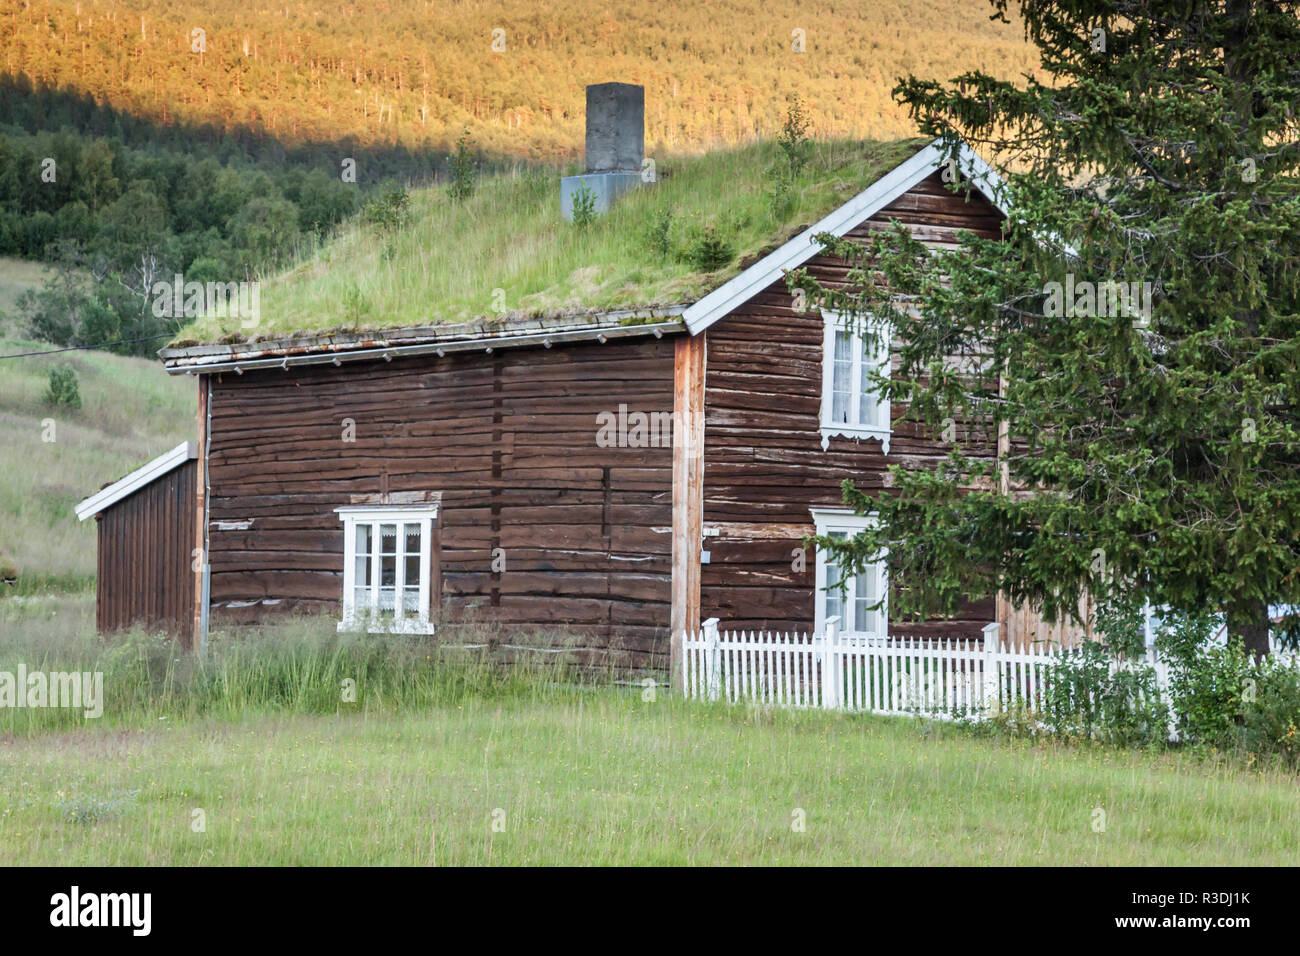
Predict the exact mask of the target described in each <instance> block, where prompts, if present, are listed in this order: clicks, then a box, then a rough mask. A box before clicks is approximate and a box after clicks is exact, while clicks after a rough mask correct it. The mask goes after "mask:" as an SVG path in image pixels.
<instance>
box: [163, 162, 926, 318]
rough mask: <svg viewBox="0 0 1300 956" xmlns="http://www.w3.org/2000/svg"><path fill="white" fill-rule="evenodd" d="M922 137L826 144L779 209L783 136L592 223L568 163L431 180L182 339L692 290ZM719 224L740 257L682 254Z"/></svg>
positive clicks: (662, 297) (516, 311) (517, 311)
mask: <svg viewBox="0 0 1300 956" xmlns="http://www.w3.org/2000/svg"><path fill="white" fill-rule="evenodd" d="M919 145H921V141H919V140H905V141H900V142H893V143H872V142H853V141H835V142H823V143H817V144H815V146H814V148H813V151H812V159H811V161H810V162H809V164H808V167H807V169H806V170H805V172H804V173H803V175H802V177H801V178H800V180H799V182H798V189H797V199H796V202H795V205H794V208H793V210H792V211H791V212H790V213H789V214H788V215H786V216H784V217H782V218H781V219H779V220H778V219H776V218H775V217H774V216H773V214H772V211H771V208H770V206H771V204H770V202H769V199H768V184H767V177H766V175H765V174H766V171H767V170H768V168H769V167H770V166H771V165H772V164H773V163H774V162H775V161H776V160H777V154H778V150H777V148H776V146H775V145H774V144H772V143H759V144H754V145H751V146H746V147H742V148H740V149H734V150H725V151H718V152H713V153H709V154H707V155H705V156H700V157H693V158H683V159H676V160H671V161H664V162H661V163H660V164H659V167H658V172H659V175H660V177H661V179H660V181H659V182H658V183H657V184H655V185H654V186H650V187H643V188H641V189H638V190H636V191H634V192H632V193H630V194H628V195H627V196H625V197H624V198H622V199H620V201H619V202H618V203H616V204H615V206H614V208H613V209H612V210H611V211H610V213H609V214H608V215H607V216H602V217H600V218H599V219H598V220H597V221H596V223H595V224H594V225H592V226H591V227H590V228H588V229H586V230H580V229H577V228H575V227H574V226H573V225H572V224H571V223H567V222H565V221H564V220H563V219H562V218H561V216H560V171H559V170H542V171H530V172H518V173H515V174H512V175H503V176H497V177H492V178H489V179H486V180H484V181H483V182H482V183H481V184H480V186H479V189H478V191H477V193H476V194H475V195H474V196H473V197H471V198H470V199H469V200H468V201H466V202H465V203H463V204H457V203H453V202H451V201H450V200H449V199H448V197H447V193H446V189H445V188H435V189H428V190H421V191H418V192H416V193H415V194H414V195H413V204H412V205H413V210H412V217H411V223H410V225H408V226H407V227H406V228H404V229H402V230H401V231H400V232H399V233H398V234H397V235H396V236H395V237H393V238H392V239H391V240H390V239H387V238H385V237H384V236H383V235H381V234H380V233H378V232H377V231H376V230H375V229H373V228H367V227H363V226H359V225H357V224H355V223H354V224H353V225H351V226H350V227H349V228H348V229H347V230H345V231H344V232H343V234H342V235H341V236H340V237H339V238H338V239H337V240H335V241H333V242H331V243H328V244H327V245H325V246H324V247H323V248H321V249H320V250H319V251H317V252H316V254H315V255H313V256H311V257H310V258H308V259H307V260H306V261H304V262H302V263H301V264H299V265H298V266H297V267H295V268H293V269H291V270H290V271H289V272H287V273H286V274H284V275H281V276H278V277H276V278H273V279H271V280H268V281H266V282H264V283H263V287H262V290H261V303H260V306H261V316H260V322H259V324H258V325H257V326H256V327H255V328H253V329H251V330H248V329H241V328H240V320H239V319H233V320H231V319H227V320H220V319H204V320H199V321H197V322H195V323H194V324H193V325H192V326H190V327H189V328H187V329H185V330H182V332H181V333H180V335H179V336H178V338H177V342H178V343H192V342H194V341H216V340H225V339H227V338H273V337H276V336H283V335H284V334H285V333H288V332H293V331H301V330H312V331H327V330H335V329H346V330H353V329H366V328H385V327H390V328H391V327H397V326H412V325H429V324H436V323H440V322H463V321H468V320H470V319H474V318H483V317H493V316H496V315H498V314H501V313H500V312H499V311H498V307H499V306H500V307H502V308H504V314H506V315H532V314H545V313H554V312H558V311H566V310H581V309H595V310H606V309H616V308H626V307H634V306H649V305H676V304H679V303H683V302H691V301H693V300H695V299H697V298H699V296H700V295H701V294H702V293H704V292H705V291H708V290H709V289H712V288H715V287H716V286H718V285H720V284H721V283H722V282H723V281H725V280H726V279H728V278H730V277H731V276H733V275H735V274H736V273H737V272H739V271H740V269H741V268H742V267H743V266H745V265H748V264H749V263H750V262H751V261H752V257H754V256H757V255H759V254H760V253H763V252H765V251H768V250H770V249H771V248H773V247H774V246H775V245H776V244H778V243H779V242H780V241H783V240H784V239H787V238H789V237H790V236H792V235H794V234H795V233H796V232H798V231H799V230H800V229H802V228H804V227H806V226H807V225H809V224H811V223H813V222H815V221H816V220H817V219H819V218H821V217H822V216H824V215H826V214H827V213H829V212H830V211H831V210H833V209H835V208H836V207H837V206H839V205H840V204H841V203H843V202H845V201H846V200H848V199H850V198H851V197H852V196H854V195H856V194H857V193H858V192H860V191H862V190H863V189H865V188H866V187H867V186H868V185H870V184H871V183H872V182H873V181H875V180H876V179H878V178H879V177H880V176H881V175H882V174H884V173H885V172H888V171H889V170H890V169H892V168H893V167H894V166H896V165H897V164H898V163H900V162H902V161H903V160H904V159H905V158H906V157H907V156H909V155H910V154H911V153H912V152H914V151H915V150H916V149H917V148H918V146H919ZM663 211H668V212H671V213H672V216H673V226H672V230H671V233H670V237H671V241H672V244H673V246H674V253H670V254H669V255H668V256H666V257H665V256H661V255H659V254H658V253H656V252H655V251H654V249H653V247H652V246H651V244H650V242H649V240H648V238H647V236H648V234H649V232H650V229H651V227H652V225H653V224H654V222H655V219H656V217H657V216H658V215H660V214H661V212H663ZM710 225H712V226H713V227H714V228H715V230H716V233H717V235H719V236H720V237H723V238H725V239H726V240H727V241H728V242H730V243H731V244H732V246H733V247H734V249H735V252H736V257H735V259H733V261H732V263H731V264H730V265H729V266H728V267H726V268H724V269H722V270H719V271H718V272H713V273H701V272H699V271H697V270H696V269H695V267H693V266H691V265H690V264H688V263H687V262H685V261H683V259H682V257H681V256H680V255H678V254H677V253H680V252H681V250H682V249H684V248H685V247H686V245H687V244H688V243H689V242H690V240H691V238H692V236H693V235H696V234H697V233H698V232H699V230H701V229H703V228H705V227H707V226H710ZM497 289H500V290H502V295H501V296H498V295H497V294H496V293H495V290H497Z"/></svg>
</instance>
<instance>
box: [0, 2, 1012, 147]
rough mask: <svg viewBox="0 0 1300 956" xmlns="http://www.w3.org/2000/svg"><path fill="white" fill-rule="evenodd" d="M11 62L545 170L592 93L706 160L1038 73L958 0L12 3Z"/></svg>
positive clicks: (22, 68) (152, 104)
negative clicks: (761, 139) (978, 78)
mask: <svg viewBox="0 0 1300 956" xmlns="http://www.w3.org/2000/svg"><path fill="white" fill-rule="evenodd" d="M702 24H704V26H702ZM0 55H2V56H3V61H2V62H0V70H3V71H4V72H6V73H9V74H12V75H17V74H23V75H25V76H27V77H28V78H30V80H31V81H32V82H33V84H35V85H36V86H37V87H46V88H56V89H62V90H76V91H80V92H86V93H90V94H92V95H94V96H95V97H97V98H99V99H100V100H101V101H107V102H108V103H110V104H111V105H113V106H115V107H117V108H119V109H122V110H126V111H128V112H130V113H133V114H135V115H137V116H139V117H144V118H147V119H149V120H150V121H152V122H154V123H155V124H159V125H167V124H170V123H173V122H176V121H182V122H185V123H193V124H204V123H210V124H215V125H217V126H219V127H223V128H234V127H239V126H243V127H248V128H249V129H256V130H264V131H266V132H268V133H270V134H272V135H273V136H275V137H277V138H278V139H279V140H281V141H283V142H286V143H300V142H308V141H335V140H339V139H342V138H344V137H348V136H352V137H356V138H357V140H358V141H359V142H361V143H403V144H405V145H406V146H407V147H408V148H411V149H413V150H426V151H427V150H439V149H441V150H445V149H446V148H447V147H449V146H450V144H451V143H453V142H454V141H455V139H456V137H457V136H458V135H459V133H460V132H461V130H462V129H463V128H464V127H466V126H468V127H469V129H470V132H471V134H472V135H473V137H474V139H475V141H476V142H477V143H478V144H479V145H480V147H481V148H483V149H484V150H486V151H488V152H492V153H498V154H507V155H511V156H517V157H523V158H534V159H543V158H545V159H557V158H558V159H567V158H573V157H576V156H578V155H580V153H581V148H582V138H583V103H584V99H583V97H584V89H585V86H586V85H587V84H588V83H596V82H605V81H609V80H620V81H623V82H631V83H640V84H642V85H644V86H645V88H646V144H647V149H648V150H651V151H656V150H657V151H664V150H666V151H670V152H691V151H695V150H698V149H703V148H707V147H709V146H712V145H715V144H721V143H736V142H743V141H748V140H751V139H753V138H755V137H757V136H765V135H771V134H772V132H773V131H774V130H775V128H776V127H777V126H778V125H779V123H780V117H781V115H782V114H783V112H784V110H785V105H786V101H787V99H788V97H789V96H790V94H792V93H794V92H796V91H797V92H799V93H801V94H802V95H803V97H804V98H805V100H806V101H807V103H808V106H809V112H810V114H811V115H812V116H813V117H814V120H815V125H814V127H813V130H812V132H813V133H814V134H815V135H855V136H861V137H869V138H875V139H883V138H894V137H899V136H904V135H911V134H912V133H914V132H915V130H914V128H913V127H912V125H911V123H910V122H909V121H908V120H907V118H906V116H905V114H904V113H903V111H902V110H901V109H900V108H899V107H898V105H897V104H896V103H894V102H893V100H892V97H891V95H890V90H891V89H892V87H893V85H894V83H895V82H896V80H897V78H898V77H899V76H901V75H906V74H908V73H914V74H916V75H918V76H921V77H933V78H938V79H947V78H950V77H952V76H956V75H958V74H960V73H963V72H965V71H967V70H969V69H973V68H976V67H980V68H982V69H984V70H985V71H987V72H990V73H994V74H998V75H1004V76H1011V75H1016V74H1019V73H1021V72H1023V71H1025V70H1030V69H1033V68H1035V67H1036V65H1037V64H1036V60H1035V59H1034V57H1033V54H1032V48H1031V47H1030V46H1029V44H1028V43H1026V42H1025V40H1024V37H1023V35H1022V33H1021V30H1020V28H1019V26H1015V25H1012V26H1009V25H1007V24H1002V23H994V22H991V21H990V19H989V8H988V7H986V6H984V5H982V4H976V5H974V6H972V5H971V4H968V3H960V2H958V0H872V2H870V3H845V2H843V0H839V2H837V0H815V2H811V3H808V2H796V0H709V2H704V0H695V2H684V3H656V4H646V3H640V2H630V0H601V2H590V0H581V2H571V3H558V2H555V0H450V2H448V0H373V2H365V3H358V2H342V3H339V4H327V5H322V4H317V3H306V2H303V0H278V2H276V0H272V2H270V3H268V4H265V5H263V4H256V5H250V4H248V3H246V2H245V0H192V2H188V3H186V4H183V5H182V4H177V3H174V2H167V0H9V2H6V3H5V4H4V5H3V8H0Z"/></svg>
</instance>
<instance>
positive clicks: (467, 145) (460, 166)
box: [447, 127, 478, 202]
mask: <svg viewBox="0 0 1300 956" xmlns="http://www.w3.org/2000/svg"><path fill="white" fill-rule="evenodd" d="M473 145H474V144H473V141H472V140H471V139H470V138H469V128H468V127H466V128H464V129H462V130H461V134H460V139H458V140H456V152H455V153H454V154H453V155H452V157H451V185H449V186H448V187H447V195H449V196H451V198H452V199H453V200H454V201H455V202H462V201H464V200H466V199H468V198H469V197H470V196H472V195H474V188H475V186H476V185H477V181H478V161H477V160H476V159H475V158H474V154H473V152H472V151H471V150H472V147H473Z"/></svg>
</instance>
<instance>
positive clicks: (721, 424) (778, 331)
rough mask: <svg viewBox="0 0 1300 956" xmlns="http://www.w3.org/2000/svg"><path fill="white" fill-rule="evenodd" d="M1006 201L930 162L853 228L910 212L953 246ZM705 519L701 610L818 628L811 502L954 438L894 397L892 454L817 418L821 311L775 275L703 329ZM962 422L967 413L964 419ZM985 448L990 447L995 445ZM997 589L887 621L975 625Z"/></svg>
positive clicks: (992, 227) (950, 627)
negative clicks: (936, 616)
mask: <svg viewBox="0 0 1300 956" xmlns="http://www.w3.org/2000/svg"><path fill="white" fill-rule="evenodd" d="M1001 218H1002V217H1001V213H999V212H998V210H997V209H996V208H994V207H993V206H992V205H990V204H989V203H988V202H987V201H986V200H984V199H983V198H982V197H979V196H978V195H973V196H972V198H971V199H970V200H969V201H965V200H963V199H962V198H961V197H957V196H954V195H953V194H952V193H950V192H948V190H947V189H946V188H945V187H944V185H943V184H942V182H941V181H940V179H939V175H938V174H937V173H936V174H935V175H934V176H932V177H930V178H929V179H927V180H926V181H924V182H923V183H921V184H919V185H918V186H917V187H916V188H914V189H913V190H911V191H910V192H908V193H907V194H905V195H903V196H901V197H899V199H897V200H896V201H895V202H893V203H892V204H891V205H889V206H887V207H886V208H884V209H882V210H881V211H880V212H878V213H877V214H876V215H874V216H872V217H871V218H870V219H869V220H867V221H866V222H864V223H862V224H860V225H859V226H858V227H857V228H856V229H854V230H852V231H851V232H850V233H849V235H850V237H857V238H864V237H866V236H867V235H869V234H870V233H872V232H875V231H878V230H881V229H885V228H888V227H889V225H888V224H889V221H890V220H891V219H897V220H898V221H900V222H902V223H904V224H905V225H906V226H907V227H908V229H909V231H910V232H911V233H912V235H913V236H915V237H916V238H917V239H919V240H921V241H923V242H926V243H927V244H930V245H933V246H939V247H945V246H953V245H955V244H956V242H957V234H958V231H959V230H962V229H969V230H972V231H974V232H976V233H978V234H980V235H983V236H987V237H989V238H997V237H998V236H999V235H1000V234H1001V233H1000V222H1001ZM806 267H807V268H808V269H809V270H810V271H811V272H812V273H813V274H815V275H816V276H817V277H818V279H819V280H820V281H822V282H823V283H825V284H828V285H829V284H843V282H844V281H845V278H846V268H845V265H844V264H843V263H842V262H838V261H835V260H831V259H827V258H825V257H815V258H814V259H812V260H810V261H809V262H808V264H807V266H806ZM707 335H708V370H707V373H706V388H705V392H706V396H705V401H706V414H705V448H706V455H705V459H706V463H705V469H704V527H705V534H706V535H709V534H710V531H711V530H712V531H717V532H719V533H718V534H716V535H714V536H709V537H706V538H705V548H706V549H707V550H708V551H709V552H710V561H709V563H708V564H706V565H704V567H703V569H702V574H701V577H702V585H701V599H700V600H701V615H702V616H703V617H705V618H708V617H717V618H719V619H720V620H721V622H722V624H723V626H724V627H726V628H730V629H751V628H761V629H773V630H781V631H810V630H811V629H812V627H813V619H814V587H815V582H814V574H815V563H814V560H813V556H812V555H811V554H809V555H808V556H807V559H806V561H805V562H804V568H803V570H797V569H796V566H795V560H794V552H795V550H796V549H798V548H800V547H801V543H802V536H803V535H804V534H812V533H813V531H814V528H813V520H812V515H811V513H810V509H811V508H814V507H816V508H843V507H844V504H843V499H842V496H841V491H840V483H841V482H842V481H843V480H844V479H845V478H852V479H853V480H854V481H855V483H856V484H857V486H858V487H859V488H860V489H864V490H868V491H881V490H884V489H885V488H886V487H887V480H888V477H889V476H888V474H887V473H886V469H887V468H888V467H889V466H890V465H894V464H901V465H904V466H909V465H914V466H916V467H927V468H928V467H933V466H934V465H935V464H936V463H937V462H938V461H939V460H940V459H941V458H943V457H944V456H945V455H946V454H947V446H946V445H945V444H944V443H942V442H939V441H938V440H936V439H935V438H934V437H933V436H930V435H927V434H924V433H923V432H922V431H921V430H920V429H919V427H918V426H917V425H915V424H912V423H910V422H904V421H902V420H901V416H902V414H903V412H904V409H903V408H902V407H900V406H899V405H897V404H895V405H894V407H893V408H892V409H891V415H892V418H893V427H894V432H893V436H892V438H891V442H890V453H889V454H888V455H887V456H886V455H882V454H881V447H880V443H879V441H877V440H875V439H864V440H857V439H853V438H845V437H832V438H831V439H830V444H829V446H828V448H827V449H826V450H825V451H823V450H822V439H821V430H820V415H821V389H822V341H823V320H822V317H821V314H820V312H817V311H808V312H806V313H800V312H797V311H795V309H794V304H793V300H792V298H791V296H790V294H789V292H788V291H787V290H786V287H785V282H784V280H780V281H777V282H774V283H773V284H772V285H771V286H769V287H768V288H767V289H766V290H764V292H762V293H761V294H759V295H758V296H755V297H754V298H753V299H751V300H750V301H749V302H748V303H746V304H745V305H743V306H741V307H740V308H739V309H737V310H736V311H735V312H734V313H732V314H731V315H729V316H727V317H726V318H724V319H722V320H721V321H719V322H718V323H717V324H715V325H714V326H713V327H712V328H710V329H709V330H708V333H707ZM957 427H958V429H961V428H962V423H960V422H958V423H957ZM988 454H989V455H990V457H992V456H993V454H995V448H993V447H990V448H989V449H988ZM994 613H995V609H994V601H993V599H991V598H990V599H988V600H985V601H979V602H973V603H968V604H967V606H966V607H965V608H964V609H963V610H962V611H961V613H960V614H959V615H958V616H956V617H955V618H954V619H952V620H933V621H925V622H917V623H909V622H903V621H899V620H897V619H891V622H890V625H891V626H890V630H891V633H894V634H899V635H915V636H955V637H979V636H980V628H981V627H982V626H983V625H985V624H987V623H988V622H989V621H991V620H993V618H994Z"/></svg>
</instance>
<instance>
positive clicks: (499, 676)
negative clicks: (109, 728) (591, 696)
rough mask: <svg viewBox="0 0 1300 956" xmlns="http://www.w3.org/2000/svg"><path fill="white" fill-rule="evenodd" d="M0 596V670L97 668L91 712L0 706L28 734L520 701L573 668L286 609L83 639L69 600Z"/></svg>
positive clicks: (568, 676)
mask: <svg viewBox="0 0 1300 956" xmlns="http://www.w3.org/2000/svg"><path fill="white" fill-rule="evenodd" d="M19 600H21V599H11V601H9V602H6V603H5V604H0V671H8V672H11V673H14V672H16V671H17V668H18V665H19V664H22V665H24V666H25V667H26V670H27V672H28V673H31V672H33V671H42V672H45V673H51V672H71V671H79V672H82V673H96V672H98V673H102V674H103V682H104V699H103V716H102V717H101V718H89V719H88V718H86V717H85V716H84V712H83V710H82V709H71V708H57V707H42V708H26V707H23V708H0V734H4V733H12V734H19V735H31V734H36V733H40V732H44V731H49V730H56V729H68V728H72V727H81V726H84V725H87V724H109V725H124V726H133V725H141V724H147V723H149V722H151V721H156V720H188V719H193V718H199V717H206V718H216V719H222V720H238V719H242V718H244V717H246V716H248V715H250V714H258V713H270V712H286V713H293V714H357V713H373V712H394V711H405V710H414V711H419V710H425V709H428V708H431V707H436V706H446V705H454V704H455V703H457V702H459V701H463V700H465V699H466V698H468V697H491V698H494V699H498V700H506V699H528V700H535V699H538V698H540V697H545V696H550V695H553V694H556V693H563V691H562V690H561V689H560V688H562V687H564V686H566V685H567V684H568V683H569V682H570V681H572V680H577V679H580V678H581V676H582V675H581V674H580V673H579V672H578V671H576V670H573V669H571V668H570V667H569V666H567V665H566V664H565V663H563V662H561V663H558V664H557V663H556V662H554V661H553V660H552V659H550V658H549V657H547V656H545V655H539V656H534V657H527V656H524V657H520V658H519V659H517V660H514V661H512V662H510V664H509V665H508V666H507V665H506V664H505V663H503V662H502V661H501V660H500V659H499V657H498V656H497V655H496V654H494V653H493V651H492V642H491V641H489V640H482V641H478V642H475V641H472V640H470V641H467V640H466V636H465V633H464V632H463V631H462V632H461V633H460V634H459V635H458V637H457V639H456V640H457V643H455V644H452V645H449V644H448V643H446V642H445V641H442V640H439V639H438V638H437V637H436V636H432V635H378V634H346V633H338V632H337V631H336V630H335V627H334V624H333V622H332V621H330V620H325V619H313V618H298V619H294V620H291V621H288V622H284V623H278V624H275V625H271V626H267V627H264V628H240V629H234V630H226V631H216V632H214V634H213V636H212V639H211V641H210V642H209V644H208V647H207V650H206V653H204V654H201V655H200V654H189V653H185V652H183V651H181V650H179V649H178V648H177V646H176V644H175V642H174V641H172V640H171V639H169V638H168V637H167V636H166V635H164V634H161V633H156V632H155V633H151V632H149V631H144V630H132V631H128V632H125V633H121V634H116V635H111V636H108V637H95V636H91V635H92V634H93V626H90V625H92V624H93V622H90V621H87V620H85V619H84V618H82V619H81V620H80V621H78V620H77V608H76V605H77V601H76V600H75V599H71V598H69V599H66V600H57V599H56V600H54V601H53V602H51V601H48V600H46V601H44V602H33V605H32V606H34V607H44V606H50V607H52V608H53V611H54V613H53V614H52V615H51V616H49V617H46V615H45V614H44V613H43V611H37V612H35V613H31V612H28V613H26V614H24V613H22V612H21V611H19V610H17V604H16V603H15V602H16V601H19Z"/></svg>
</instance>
